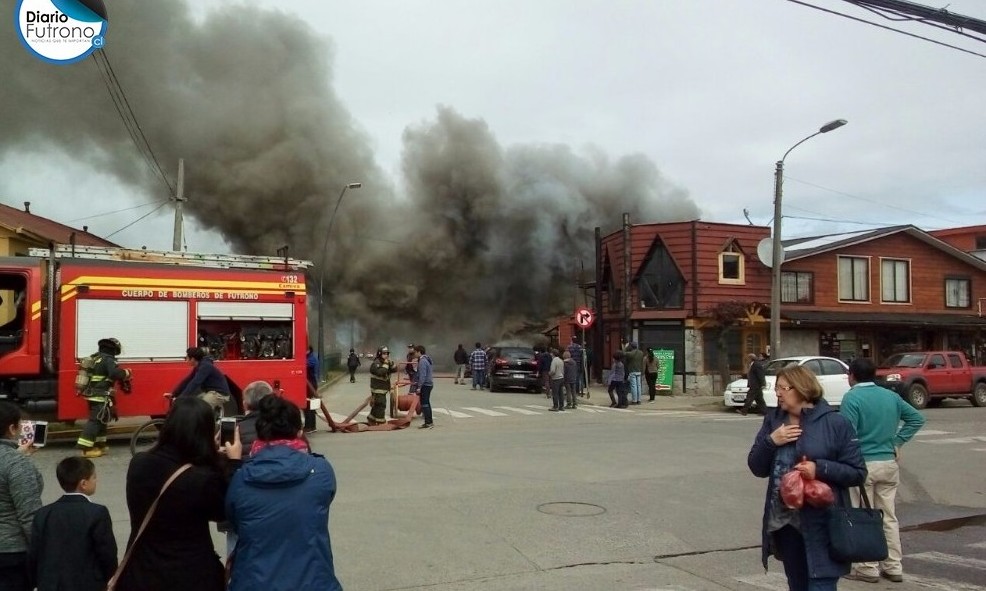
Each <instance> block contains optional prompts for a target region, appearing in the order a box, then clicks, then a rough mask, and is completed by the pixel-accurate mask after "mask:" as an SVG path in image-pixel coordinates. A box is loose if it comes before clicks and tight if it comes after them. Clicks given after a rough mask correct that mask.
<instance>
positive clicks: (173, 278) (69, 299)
mask: <svg viewBox="0 0 986 591" xmlns="http://www.w3.org/2000/svg"><path fill="white" fill-rule="evenodd" d="M310 266H311V263H310V262H307V261H299V260H295V259H288V258H276V257H257V256H242V255H214V254H195V253H180V252H167V251H149V250H128V249H121V248H107V247H87V246H68V245H55V246H54V247H53V248H52V249H50V250H48V249H31V252H30V256H26V257H5V258H0V298H2V303H0V399H6V400H10V401H13V402H15V403H17V404H20V405H22V406H23V407H24V408H25V409H26V410H27V411H28V412H29V413H30V414H31V415H32V416H48V417H50V418H56V419H60V420H71V419H80V418H84V417H86V415H87V408H86V402H85V400H84V399H82V398H80V397H78V396H77V395H76V391H75V386H74V383H75V377H76V374H77V373H78V369H79V361H80V359H81V358H83V357H86V356H88V355H90V354H91V353H93V352H95V351H96V348H97V347H96V343H97V341H99V340H100V339H103V338H110V337H112V338H116V339H118V340H119V341H120V343H121V344H122V347H123V351H122V353H121V354H120V355H119V356H118V361H119V363H120V365H121V366H122V367H125V368H129V369H130V370H131V371H132V374H133V379H132V385H133V387H132V392H131V393H130V394H129V395H126V394H123V393H121V392H117V396H116V409H117V412H118V414H119V415H120V416H121V417H126V416H148V415H150V416H153V415H163V414H165V413H166V412H167V409H168V402H167V399H166V398H165V397H164V396H163V394H164V393H166V392H170V391H171V390H172V389H173V388H174V386H175V385H177V384H178V382H180V381H181V379H182V378H183V377H184V376H185V375H187V374H188V373H189V371H191V367H190V366H189V365H188V364H187V363H186V361H185V350H186V349H187V348H188V347H193V346H201V347H205V348H208V349H209V352H210V354H211V355H212V356H213V358H214V359H215V360H216V366H217V367H218V368H219V369H220V370H221V371H222V372H223V373H224V374H225V375H226V378H227V381H228V382H229V385H230V391H231V392H232V393H233V398H235V399H236V401H237V406H238V408H239V409H242V404H241V402H240V393H241V391H242V389H243V388H244V387H245V386H246V385H247V384H248V383H250V382H252V381H254V380H267V381H268V382H270V384H271V385H272V386H273V387H274V388H275V390H277V389H281V390H282V391H283V393H284V395H285V396H286V397H288V398H289V399H291V400H292V401H294V402H295V403H297V404H299V405H301V404H303V403H304V400H305V390H306V381H305V353H306V347H307V338H306V327H307V314H306V294H305V270H306V269H307V268H308V267H310Z"/></svg>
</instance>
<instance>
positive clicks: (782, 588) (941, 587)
mask: <svg viewBox="0 0 986 591" xmlns="http://www.w3.org/2000/svg"><path fill="white" fill-rule="evenodd" d="M912 557H913V556H911V555H908V556H905V557H904V558H905V559H906V558H912ZM735 581H736V582H737V583H743V584H744V585H749V586H750V587H755V588H757V589H765V590H767V591H788V586H787V578H785V577H784V573H783V570H782V569H781V567H780V565H778V566H777V568H776V569H773V567H772V570H771V571H770V572H767V573H758V574H755V575H749V576H742V577H736V578H735ZM904 581H905V583H908V586H907V588H909V589H913V588H915V587H917V588H920V589H929V590H932V591H983V586H982V585H977V584H974V583H965V582H962V581H954V580H951V579H941V578H938V577H926V576H920V575H912V574H905V575H904ZM850 585H853V586H854V587H858V588H864V587H866V586H867V585H868V584H867V583H850V582H848V581H844V582H842V583H840V584H839V588H840V589H842V588H845V589H851V588H853V587H850Z"/></svg>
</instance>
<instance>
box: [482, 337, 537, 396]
mask: <svg viewBox="0 0 986 591" xmlns="http://www.w3.org/2000/svg"><path fill="white" fill-rule="evenodd" d="M495 350H496V357H495V358H494V359H493V368H492V369H491V370H490V376H489V379H490V391H491V392H496V391H497V390H502V389H504V388H524V389H527V390H530V391H533V392H540V391H541V384H540V383H539V382H538V364H537V360H536V359H535V358H534V349H532V348H530V347H495Z"/></svg>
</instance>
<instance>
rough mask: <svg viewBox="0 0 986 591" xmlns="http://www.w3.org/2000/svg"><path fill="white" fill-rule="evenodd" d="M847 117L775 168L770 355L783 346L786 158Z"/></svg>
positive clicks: (774, 357) (785, 154)
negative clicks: (782, 311) (782, 225)
mask: <svg viewBox="0 0 986 591" xmlns="http://www.w3.org/2000/svg"><path fill="white" fill-rule="evenodd" d="M846 123H847V121H846V120H845V119H836V120H835V121H830V122H828V123H826V124H825V125H823V126H822V127H821V128H820V129H819V130H818V131H816V132H815V133H813V134H811V135H809V136H808V137H806V138H804V139H803V140H801V141H800V142H798V143H796V144H794V145H793V146H791V147H790V148H789V149H788V151H787V152H784V156H782V157H781V159H780V160H778V161H777V168H776V169H775V170H774V228H773V233H774V235H773V241H772V243H771V246H772V249H771V257H770V259H771V260H770V262H771V264H770V270H771V274H770V279H771V282H770V357H771V359H777V358H778V357H779V356H780V346H781V263H782V262H783V258H782V257H783V251H782V250H781V198H782V196H783V191H784V159H785V158H787V155H788V154H790V153H791V151H792V150H794V149H795V148H797V147H798V146H800V145H801V144H803V143H805V142H807V141H808V140H810V139H811V138H813V137H815V136H816V135H819V134H823V133H828V132H830V131H832V130H833V129H838V128H840V127H842V126H843V125H845V124H846Z"/></svg>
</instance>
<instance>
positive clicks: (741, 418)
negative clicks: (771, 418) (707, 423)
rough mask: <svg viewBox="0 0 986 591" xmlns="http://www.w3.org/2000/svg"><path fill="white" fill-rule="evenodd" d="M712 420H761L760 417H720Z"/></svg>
mask: <svg viewBox="0 0 986 591" xmlns="http://www.w3.org/2000/svg"><path fill="white" fill-rule="evenodd" d="M712 420H713V421H723V422H725V421H756V420H763V419H761V418H760V417H721V418H718V419H712Z"/></svg>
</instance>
